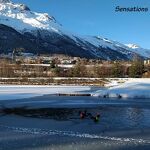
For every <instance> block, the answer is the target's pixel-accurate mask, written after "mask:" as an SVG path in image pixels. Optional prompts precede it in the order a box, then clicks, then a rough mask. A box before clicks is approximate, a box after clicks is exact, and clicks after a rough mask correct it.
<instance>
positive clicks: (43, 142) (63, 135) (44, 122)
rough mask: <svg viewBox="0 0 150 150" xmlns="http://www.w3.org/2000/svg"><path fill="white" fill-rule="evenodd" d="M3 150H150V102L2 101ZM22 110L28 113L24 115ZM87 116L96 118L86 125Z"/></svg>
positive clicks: (56, 98)
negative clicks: (97, 119)
mask: <svg viewBox="0 0 150 150" xmlns="http://www.w3.org/2000/svg"><path fill="white" fill-rule="evenodd" d="M1 107H2V108H3V109H4V108H5V107H6V108H9V109H10V110H11V109H12V108H14V107H16V108H17V111H14V112H12V111H6V112H1V117H0V150H1V149H2V150H12V149H19V150H20V149H30V150H34V149H39V150H49V149H50V150H51V149H52V150H59V149H61V150H80V149H83V150H91V149H93V150H99V149H103V150H111V149H119V150H125V149H136V150H139V149H141V150H143V149H147V150H149V149H150V118H149V116H150V102H149V99H137V100H136V99H126V100H125V99H124V100H121V99H120V100H119V99H118V100H117V99H100V98H98V97H59V96H52V95H46V96H41V97H35V98H29V99H22V100H10V101H9V100H7V101H1ZM18 108H22V109H18ZM84 110H86V111H87V113H91V114H92V115H93V116H94V115H96V114H97V113H100V115H101V117H100V120H99V122H96V123H95V122H94V121H93V120H92V119H91V118H90V117H86V118H85V119H80V116H79V112H80V111H84Z"/></svg>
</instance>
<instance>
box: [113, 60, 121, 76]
mask: <svg viewBox="0 0 150 150" xmlns="http://www.w3.org/2000/svg"><path fill="white" fill-rule="evenodd" d="M122 74H123V70H122V65H121V64H120V62H118V61H117V62H115V63H114V64H113V66H112V77H115V78H119V77H122Z"/></svg>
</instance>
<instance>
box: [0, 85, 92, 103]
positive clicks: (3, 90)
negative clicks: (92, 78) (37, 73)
mask: <svg viewBox="0 0 150 150" xmlns="http://www.w3.org/2000/svg"><path fill="white" fill-rule="evenodd" d="M86 90H90V87H89V86H32V85H22V86H19V85H12V86H10V85H2V86H0V100H11V99H22V98H30V97H35V96H42V95H46V94H57V93H73V92H81V91H86Z"/></svg>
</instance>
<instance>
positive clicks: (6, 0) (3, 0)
mask: <svg viewBox="0 0 150 150" xmlns="http://www.w3.org/2000/svg"><path fill="white" fill-rule="evenodd" d="M10 2H11V1H10V0H0V3H10Z"/></svg>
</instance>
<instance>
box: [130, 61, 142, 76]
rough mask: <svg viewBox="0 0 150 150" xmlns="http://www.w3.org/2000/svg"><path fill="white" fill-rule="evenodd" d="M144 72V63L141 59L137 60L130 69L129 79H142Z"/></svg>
mask: <svg viewBox="0 0 150 150" xmlns="http://www.w3.org/2000/svg"><path fill="white" fill-rule="evenodd" d="M143 72H144V62H143V60H141V59H139V58H138V59H135V60H134V61H133V62H132V64H131V67H130V68H129V77H132V78H136V77H142V74H143Z"/></svg>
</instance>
